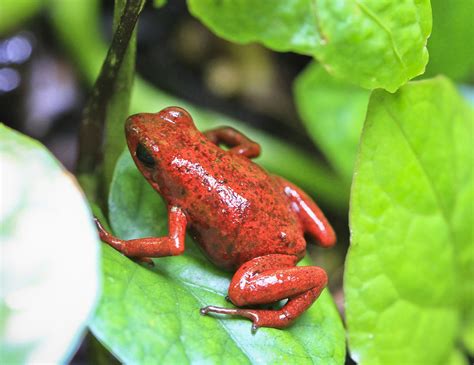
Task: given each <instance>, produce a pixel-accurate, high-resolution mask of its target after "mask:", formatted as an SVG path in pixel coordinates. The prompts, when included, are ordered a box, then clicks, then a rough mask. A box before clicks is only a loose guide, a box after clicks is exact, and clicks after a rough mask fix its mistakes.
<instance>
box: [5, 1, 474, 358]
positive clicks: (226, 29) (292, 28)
mask: <svg viewBox="0 0 474 365" xmlns="http://www.w3.org/2000/svg"><path fill="white" fill-rule="evenodd" d="M44 3H47V4H48V5H49V6H48V7H47V9H46V8H45V10H47V13H48V14H49V15H50V20H51V24H52V25H53V27H54V30H55V35H56V36H57V37H58V39H59V40H60V41H61V42H62V45H63V47H64V48H65V49H66V50H68V51H69V53H70V54H71V58H72V59H73V60H74V62H75V63H76V64H77V65H78V68H79V69H80V70H81V72H82V73H83V75H84V76H85V78H86V79H87V80H88V82H89V83H90V84H92V83H93V82H94V80H95V79H96V78H97V75H98V74H99V71H100V68H101V64H102V62H103V60H104V58H105V55H106V50H107V47H106V45H105V43H104V41H103V40H102V38H101V37H100V36H99V35H100V33H101V29H100V27H99V21H98V19H99V4H98V1H97V0H70V1H63V0H49V1H48V2H44ZM41 4H43V3H41V2H35V1H26V0H25V1H19V2H18V1H11V0H7V1H4V2H3V3H2V5H0V19H1V20H2V21H1V22H0V23H1V25H0V33H1V32H4V31H6V30H10V29H14V27H15V26H17V25H18V24H19V23H20V22H21V21H24V19H27V18H28V17H31V16H32V15H33V14H34V13H35V12H37V11H39V10H40V8H41ZM123 4H124V0H117V1H116V8H115V24H117V20H118V18H119V15H120V9H122V7H123ZM153 5H154V6H155V7H156V10H155V11H160V9H159V8H160V7H162V6H167V5H166V1H163V0H154V1H153ZM431 6H432V8H433V34H432V36H431V37H430V38H429V36H430V32H431V28H432V24H431V23H432V21H431V7H430V2H429V1H428V0H417V1H412V0H403V1H393V0H382V1H375V0H317V1H316V0H289V1H283V2H268V1H261V2H255V1H249V0H188V8H189V10H190V12H191V13H192V14H193V15H194V16H195V17H197V18H198V19H199V20H200V21H201V22H202V23H203V24H205V25H206V26H207V27H209V29H210V30H212V31H213V32H214V33H216V34H217V35H219V36H220V37H222V38H225V39H227V40H230V41H232V42H236V43H249V42H258V43H261V44H263V45H264V46H266V47H268V48H270V49H272V50H275V51H279V52H287V51H291V52H296V53H300V54H305V55H309V56H312V57H313V58H314V59H313V61H312V63H310V64H309V65H308V66H307V68H306V69H305V70H304V71H303V72H302V73H301V74H300V75H299V76H298V77H297V79H296V80H295V83H294V99H295V104H296V106H297V109H298V112H299V114H300V117H301V119H302V121H303V123H304V125H305V127H306V129H307V131H308V134H309V136H310V137H311V138H312V140H313V141H314V143H315V145H316V146H317V147H318V148H319V149H320V150H321V152H322V154H323V155H324V157H325V158H326V160H327V165H326V164H325V162H324V161H321V160H320V159H318V158H317V157H316V156H310V155H308V154H307V153H305V152H304V151H302V150H301V149H300V148H298V147H297V146H294V145H291V144H290V143H288V142H287V141H282V140H279V139H277V138H275V137H273V136H271V135H269V134H268V133H264V132H261V131H257V130H255V129H253V128H251V127H248V126H246V125H245V124H244V123H242V122H241V121H237V120H233V119H230V118H228V117H226V116H223V115H220V114H217V113H215V112H212V111H206V110H203V109H201V108H197V107H195V106H193V105H190V104H189V103H187V102H185V101H182V100H179V99H176V98H175V97H174V96H170V95H167V94H166V93H164V92H162V91H160V90H158V89H156V88H154V87H153V86H151V85H149V84H148V83H146V82H145V81H144V80H142V79H140V78H139V77H138V76H136V75H135V74H134V68H133V64H134V59H135V55H134V52H135V47H136V44H135V42H136V40H135V38H134V36H132V37H131V42H130V44H129V45H128V48H129V52H128V53H127V56H126V57H125V59H124V63H123V67H122V70H121V72H120V73H119V75H118V79H119V82H118V84H117V90H119V92H117V91H116V92H114V93H113V95H112V97H111V98H110V99H109V100H108V101H107V105H108V107H107V114H106V118H105V120H106V122H105V123H104V125H105V127H104V128H105V136H106V138H105V141H104V147H105V148H104V151H103V152H104V156H105V160H104V165H103V171H105V179H101V180H100V181H99V179H98V178H97V176H95V175H94V176H90V179H92V180H94V181H95V182H96V183H100V184H102V185H101V190H100V191H102V192H107V191H109V189H110V195H108V196H107V195H106V193H104V194H103V196H101V197H100V199H102V201H104V200H106V199H107V198H108V199H109V205H108V209H109V212H108V213H109V215H108V218H109V219H110V223H111V225H112V228H113V230H114V231H115V233H116V234H117V235H119V236H120V237H122V238H132V237H141V236H148V235H163V234H164V232H165V229H166V223H167V217H166V214H165V209H164V205H163V203H162V202H161V201H160V199H159V198H158V196H157V195H156V194H155V193H154V192H153V191H152V190H151V188H150V187H149V186H148V185H147V184H146V182H145V181H144V179H142V178H141V177H140V175H139V173H138V172H137V170H136V169H135V168H134V166H133V163H132V162H131V159H130V157H129V155H128V153H127V152H124V153H123V154H122V156H121V157H120V159H119V161H118V163H116V161H117V158H118V156H119V154H120V153H122V151H123V150H124V147H125V141H124V138H123V134H122V133H123V119H124V116H125V115H126V114H128V113H132V112H143V111H156V110H159V109H161V108H163V107H165V106H168V105H180V106H183V107H185V108H187V109H188V110H189V111H190V112H191V114H192V115H193V117H194V119H195V122H196V124H197V125H198V127H199V128H200V129H207V128H210V127H213V126H215V125H217V124H220V125H222V124H228V125H232V126H234V127H235V128H237V129H240V130H242V131H243V132H244V133H246V134H248V135H250V136H251V137H252V138H253V139H255V140H257V141H258V142H259V143H261V145H262V150H263V155H262V157H261V158H259V160H258V163H260V164H261V165H263V166H264V167H265V168H267V169H268V170H270V171H271V172H273V173H276V174H279V175H282V176H285V177H286V178H288V179H289V180H292V181H294V182H295V183H297V184H298V185H301V186H302V187H303V188H305V190H307V191H308V192H309V193H311V194H312V195H315V196H317V198H318V202H321V203H322V204H323V205H324V206H326V207H329V208H331V209H332V211H333V212H334V213H336V214H339V215H341V216H343V215H347V213H348V212H349V213H350V228H351V235H352V236H351V248H350V251H349V254H348V257H347V260H346V267H345V273H344V277H345V283H344V291H345V295H346V315H347V325H348V326H347V329H346V330H345V331H346V335H347V337H348V338H349V350H350V352H351V356H352V357H353V359H354V360H356V361H359V362H361V363H364V364H392V363H407V362H411V363H433V364H445V363H447V364H452V365H454V364H463V363H464V362H465V353H466V352H468V353H470V354H471V356H472V355H474V336H473V334H474V310H473V308H474V297H473V296H474V293H473V290H474V289H473V285H472V280H470V278H472V277H473V276H474V272H473V271H472V268H473V267H474V257H473V256H474V249H473V247H474V242H473V233H472V227H473V226H474V221H473V211H472V209H473V207H472V201H474V193H473V189H474V187H473V186H474V183H473V181H472V172H473V171H472V166H473V165H474V164H473V161H472V157H473V151H472V146H473V145H474V144H473V141H472V138H473V134H474V130H473V128H474V127H473V120H474V116H473V112H472V109H471V108H470V107H468V106H467V105H466V103H465V101H464V100H463V99H462V97H461V96H460V95H459V94H458V92H457V91H456V90H455V87H454V86H453V84H452V83H451V82H450V81H449V80H448V79H446V78H444V77H438V78H435V79H430V80H425V81H417V82H408V81H409V80H410V79H412V78H414V77H416V76H418V75H420V74H422V73H423V72H424V69H425V66H426V65H427V73H426V74H424V75H422V77H424V78H426V77H431V76H435V75H437V74H438V73H443V74H446V75H447V76H449V77H451V78H452V79H453V80H455V81H456V82H461V83H469V82H472V80H473V75H474V58H473V55H474V53H473V52H471V50H470V48H469V47H468V46H467V45H468V44H469V42H471V40H472V29H473V28H472V20H471V18H472V16H471V15H472V11H473V2H472V1H470V0H460V1H456V2H453V3H452V4H451V3H449V5H447V4H446V2H443V1H441V0H432V1H431ZM427 49H428V50H429V52H430V57H429V58H430V60H429V63H428V64H427V62H428V53H427ZM133 78H134V79H135V81H134V82H133V88H132V79H133ZM378 88H381V89H384V90H381V89H378ZM374 89H377V90H374ZM385 90H386V91H385ZM391 93H393V94H391ZM471 93H472V89H471ZM129 106H130V107H129ZM362 128H363V130H362ZM361 133H362V134H361ZM2 141H3V140H2ZM26 148H27V147H21V148H20V149H19V150H20V151H21V149H26ZM38 153H39V152H38ZM356 161H357V162H356ZM53 165H54V164H53ZM354 166H355V167H354ZM114 171H115V172H114ZM112 173H114V178H113V180H112V184H111V185H109V183H110V180H111V178H112ZM35 183H36V181H35ZM351 184H352V191H351V204H350V209H349V205H348V200H349V190H350V186H351ZM91 203H92V204H94V203H96V201H91ZM104 220H105V218H104ZM76 223H78V224H79V223H80V222H76ZM83 226H84V227H87V226H88V224H86V223H85V222H83ZM89 228H90V227H89ZM86 230H87V229H86ZM2 234H3V221H2ZM68 242H69V243H70V241H69V240H68ZM63 243H64V242H63ZM187 245H188V247H187V251H186V254H185V255H183V256H181V257H173V258H160V259H158V260H155V263H156V267H155V268H154V269H153V270H149V269H146V268H145V267H142V266H140V265H139V264H137V263H134V262H133V261H131V260H129V259H127V258H125V257H123V256H122V255H120V254H119V253H117V252H116V251H114V250H112V249H111V248H110V247H108V246H105V245H104V246H103V247H102V251H103V262H102V278H103V281H104V292H103V295H102V297H101V300H100V305H99V307H98V311H97V313H96V315H95V316H94V318H93V319H92V320H91V322H90V328H91V329H92V331H93V332H94V334H95V335H96V336H97V338H98V339H99V340H100V341H101V342H102V343H103V344H104V345H105V346H106V347H107V348H108V349H109V350H111V351H112V352H113V354H114V355H115V356H117V357H118V359H119V360H120V361H122V362H128V363H147V362H157V361H160V362H164V363H170V362H180V363H181V362H184V363H186V362H188V363H197V362H205V363H221V362H229V363H237V362H242V363H280V362H297V363H306V362H308V363H310V362H316V363H324V364H331V363H334V364H342V363H343V362H344V354H345V351H344V329H343V327H342V324H341V319H340V317H339V315H338V313H337V311H336V309H335V307H334V304H333V301H332V299H331V295H330V293H329V292H328V291H325V292H324V293H323V295H322V296H321V298H320V299H319V300H318V301H317V302H316V303H315V305H313V306H312V307H311V309H310V310H309V311H308V312H307V313H306V314H305V315H304V316H303V317H302V318H301V319H300V320H299V321H298V322H296V323H295V325H294V326H292V327H291V328H289V329H286V330H274V329H260V330H259V331H258V333H257V334H256V335H254V336H252V335H251V334H250V324H249V322H248V321H247V320H242V319H222V318H210V317H201V316H199V311H198V309H199V308H200V307H201V306H204V305H207V304H216V305H223V306H230V304H228V303H226V302H225V301H224V299H223V296H224V295H225V293H226V290H227V286H228V283H229V278H230V276H229V274H226V273H223V272H221V271H219V270H217V269H216V268H214V267H213V266H211V265H210V264H209V263H208V262H207V261H206V260H205V259H204V257H203V256H202V255H201V253H200V252H199V250H198V249H197V247H196V245H195V244H194V243H193V242H192V241H191V240H190V239H188V240H187ZM66 247H67V246H66ZM305 263H306V264H308V263H309V261H305ZM91 265H92V266H91ZM84 267H86V266H84ZM88 267H89V268H90V267H94V263H92V264H90V265H89V266H88ZM1 308H2V318H3V317H4V318H7V319H8V320H9V319H10V318H11V312H9V309H8V308H7V307H6V306H5V303H1ZM5 323H7V322H5V320H3V321H1V322H0V329H1V330H2V331H4V330H5ZM76 331H77V328H76ZM76 333H77V332H76ZM459 344H462V346H461V347H458V345H459ZM30 345H31V343H26V344H24V347H17V348H16V350H17V351H16V352H12V354H13V356H16V354H17V353H19V352H23V353H25V352H26V353H30V351H32V349H31V348H30ZM22 346H23V345H22ZM63 349H64V348H63ZM18 350H19V351H18ZM20 360H21V359H20Z"/></svg>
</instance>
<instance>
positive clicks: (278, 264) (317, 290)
mask: <svg viewBox="0 0 474 365" xmlns="http://www.w3.org/2000/svg"><path fill="white" fill-rule="evenodd" d="M296 261H297V258H296V257H295V256H290V255H277V254H274V255H267V256H261V257H257V258H255V259H253V260H250V261H249V262H246V263H245V264H243V265H242V266H241V267H240V268H239V269H238V270H237V272H236V273H235V275H234V277H233V278H232V282H231V284H230V287H229V298H230V300H231V301H232V303H234V304H235V305H237V306H252V305H257V304H270V303H275V302H277V301H279V300H282V299H286V298H288V302H287V303H286V304H285V305H284V306H283V307H282V308H281V309H279V310H267V309H243V308H221V307H214V306H209V307H204V308H202V309H201V314H203V315H204V314H207V313H218V314H228V315H236V316H241V317H245V318H248V319H250V320H251V321H252V322H253V326H252V330H253V331H255V330H256V329H257V328H258V327H273V328H284V327H287V326H289V325H290V324H291V323H292V322H293V321H294V320H295V319H296V318H298V317H299V316H300V315H301V314H302V313H303V312H304V311H305V310H306V309H308V308H309V307H310V306H311V304H312V303H313V302H314V301H315V300H316V299H317V298H318V296H319V295H320V294H321V291H322V290H323V288H324V287H325V286H326V283H327V276H326V272H325V271H324V270H323V269H321V268H319V267H316V266H303V267H296V266H294V265H295V263H296Z"/></svg>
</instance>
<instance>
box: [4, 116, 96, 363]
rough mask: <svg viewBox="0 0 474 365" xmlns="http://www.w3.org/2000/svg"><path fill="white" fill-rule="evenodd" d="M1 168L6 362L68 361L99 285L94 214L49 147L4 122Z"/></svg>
mask: <svg viewBox="0 0 474 365" xmlns="http://www.w3.org/2000/svg"><path fill="white" fill-rule="evenodd" d="M0 166H1V169H2V179H1V180H2V183H1V185H0V188H1V197H2V199H1V205H0V221H1V226H0V227H1V228H0V251H1V255H2V265H1V268H0V277H1V286H2V288H1V293H0V314H1V317H0V333H1V340H0V357H1V362H2V363H3V364H23V363H29V364H33V363H37V364H38V363H60V362H67V360H68V359H69V358H70V357H71V356H72V354H74V352H75V350H76V349H77V346H78V345H79V343H80V340H81V337H82V334H83V331H84V327H85V323H86V321H87V319H88V316H89V314H90V312H91V310H92V309H93V307H94V305H95V301H96V295H97V291H98V287H99V273H98V272H99V267H98V261H99V259H98V236H97V232H96V230H95V228H94V226H93V223H92V216H91V214H90V211H89V208H88V207H87V205H86V202H85V200H84V197H83V195H82V193H81V191H80V190H79V189H78V185H77V182H76V181H75V180H74V179H73V177H72V176H71V175H70V174H69V173H68V172H67V171H65V170H64V169H63V168H62V167H61V166H60V164H59V163H58V162H57V161H56V160H55V159H54V158H53V157H52V156H51V154H50V153H49V152H48V151H47V150H46V148H44V146H43V145H41V144H40V143H38V142H36V141H34V140H32V139H30V138H28V137H26V136H23V135H22V134H20V133H18V132H15V131H13V130H11V129H9V128H7V127H5V126H4V125H3V124H0ZM72 253H74V260H75V262H78V263H80V265H73V264H72V261H71V254H72Z"/></svg>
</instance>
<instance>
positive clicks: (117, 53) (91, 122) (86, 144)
mask: <svg viewBox="0 0 474 365" xmlns="http://www.w3.org/2000/svg"><path fill="white" fill-rule="evenodd" d="M144 4H145V0H127V2H126V4H125V7H124V10H123V13H122V16H121V18H120V22H119V24H118V26H117V30H116V32H115V33H114V36H113V39H112V43H111V45H110V48H109V50H108V52H107V56H106V58H105V61H104V63H103V65H102V69H101V71H100V74H99V77H98V78H97V80H96V82H95V84H94V87H93V88H92V94H91V96H90V98H89V101H88V102H87V105H86V107H85V109H84V114H83V117H82V122H81V128H80V132H79V155H78V160H77V173H79V174H88V173H93V172H94V171H95V169H96V167H97V164H98V162H99V161H101V160H102V152H103V151H102V146H103V142H104V141H103V139H104V126H105V120H106V114H107V107H108V104H109V101H110V99H111V98H112V95H113V94H114V91H115V89H116V87H117V78H118V75H119V70H120V66H121V65H122V61H123V59H124V56H125V53H126V51H127V48H128V44H129V41H130V38H131V36H132V33H133V30H134V28H135V25H136V23H137V20H138V16H139V15H140V12H141V10H142V9H143V6H144Z"/></svg>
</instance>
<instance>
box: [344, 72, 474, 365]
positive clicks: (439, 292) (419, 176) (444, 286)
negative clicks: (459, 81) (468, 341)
mask: <svg viewBox="0 0 474 365" xmlns="http://www.w3.org/2000/svg"><path fill="white" fill-rule="evenodd" d="M420 116H423V117H422V118H420ZM473 131H474V111H473V110H472V109H471V108H470V107H469V106H468V105H467V104H466V103H465V102H464V101H463V100H462V98H461V97H460V95H459V94H458V93H457V92H456V90H455V89H454V87H453V85H452V84H451V83H450V82H449V81H448V80H446V79H444V78H437V79H433V80H429V81H421V82H416V83H412V84H409V85H406V86H404V87H402V88H401V89H400V90H399V91H398V92H397V93H396V94H393V95H390V94H387V93H386V92H382V91H376V92H374V93H373V94H372V96H371V99H370V103H369V110H368V113H367V119H366V122H365V126H364V131H363V133H362V137H361V147H360V153H359V156H358V162H357V165H356V168H355V179H354V184H353V186H352V194H351V211H350V226H351V232H352V246H351V249H350V251H349V254H348V257H347V261H346V272H345V288H344V289H345V293H346V314H347V324H348V328H349V342H350V348H351V352H352V356H353V357H354V359H356V361H360V362H362V363H370V364H398V363H401V362H408V363H414V364H422V363H430V364H443V363H446V361H447V359H448V358H449V356H450V355H451V352H452V351H453V347H454V345H455V341H456V338H457V336H458V335H459V331H460V319H461V316H462V315H463V314H466V312H467V311H468V310H470V311H472V303H473V301H474V288H473V285H472V282H471V278H472V277H474V271H473V269H474V250H473V244H474V242H473V236H472V227H473V221H472V218H473V205H472V202H473V201H474V184H473V171H472V166H473V162H474V161H473V154H472V146H473V142H474V141H473ZM472 330H474V328H471V331H472ZM427 334H429V335H427ZM420 349H423V350H422V351H421V350H420Z"/></svg>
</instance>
